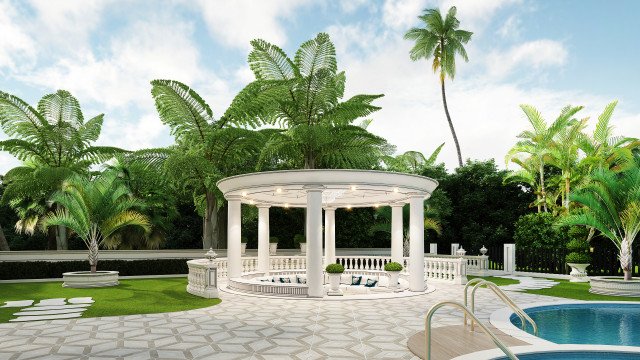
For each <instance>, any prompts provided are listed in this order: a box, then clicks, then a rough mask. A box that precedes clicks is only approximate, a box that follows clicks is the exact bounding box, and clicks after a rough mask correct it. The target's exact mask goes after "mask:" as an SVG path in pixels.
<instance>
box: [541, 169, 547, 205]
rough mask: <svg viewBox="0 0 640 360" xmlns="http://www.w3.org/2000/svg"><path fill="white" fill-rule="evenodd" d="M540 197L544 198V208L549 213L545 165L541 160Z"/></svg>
mask: <svg viewBox="0 0 640 360" xmlns="http://www.w3.org/2000/svg"><path fill="white" fill-rule="evenodd" d="M540 189H541V190H540V195H541V196H542V208H543V209H544V212H547V192H546V191H545V189H544V163H543V162H542V159H540Z"/></svg>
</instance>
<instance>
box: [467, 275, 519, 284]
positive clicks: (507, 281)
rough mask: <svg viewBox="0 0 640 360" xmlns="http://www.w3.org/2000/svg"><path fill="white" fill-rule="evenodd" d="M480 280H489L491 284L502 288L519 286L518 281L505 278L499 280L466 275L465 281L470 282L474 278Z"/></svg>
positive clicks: (493, 277)
mask: <svg viewBox="0 0 640 360" xmlns="http://www.w3.org/2000/svg"><path fill="white" fill-rule="evenodd" d="M478 277H479V278H482V279H485V280H489V281H491V282H492V283H495V284H496V285H498V286H503V285H513V284H520V281H518V280H513V279H506V278H501V277H495V276H484V277H483V276H471V275H467V279H468V280H471V279H474V278H478Z"/></svg>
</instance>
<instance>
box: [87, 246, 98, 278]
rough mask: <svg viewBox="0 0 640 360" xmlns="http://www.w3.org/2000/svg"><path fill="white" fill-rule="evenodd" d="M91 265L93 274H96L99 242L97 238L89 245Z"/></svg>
mask: <svg viewBox="0 0 640 360" xmlns="http://www.w3.org/2000/svg"><path fill="white" fill-rule="evenodd" d="M89 265H90V266H91V272H92V273H94V272H96V269H97V268H98V241H97V240H96V239H95V238H92V239H91V241H90V243H89Z"/></svg>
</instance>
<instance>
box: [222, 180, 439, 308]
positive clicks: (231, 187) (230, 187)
mask: <svg viewBox="0 0 640 360" xmlns="http://www.w3.org/2000/svg"><path fill="white" fill-rule="evenodd" d="M437 186H438V182H437V181H436V180H433V179H431V178H427V177H424V176H418V175H410V174H402V173H394V172H387V171H372V170H321V169H314V170H286V171H267V172H260V173H251V174H244V175H238V176H232V177H228V178H225V179H222V180H220V181H219V182H218V188H219V189H220V190H221V191H222V193H223V194H224V196H225V198H226V199H227V201H228V202H229V207H228V224H227V225H228V231H227V261H228V274H229V278H230V279H231V278H239V277H240V276H241V275H242V265H241V221H240V217H241V210H240V209H241V204H242V203H244V204H249V205H254V206H256V207H258V209H259V210H258V214H259V215H258V269H259V270H260V271H264V272H268V271H269V208H270V207H272V206H279V207H285V208H287V207H302V208H307V215H306V234H307V254H306V256H307V259H306V260H307V269H306V271H307V285H308V295H309V297H322V296H323V295H324V287H323V261H322V257H323V256H322V239H323V232H322V222H323V221H322V211H323V209H324V210H325V213H324V217H325V221H324V222H325V233H324V241H325V264H328V263H332V262H335V210H336V209H337V208H355V207H380V206H391V207H392V224H391V258H392V260H393V261H398V262H402V240H403V230H402V228H403V225H402V206H404V205H405V204H407V203H408V204H409V205H410V213H411V215H410V224H409V227H410V231H409V237H410V246H409V260H410V262H409V269H408V270H409V289H410V290H411V291H424V289H425V286H424V261H423V259H424V205H423V202H424V200H425V199H427V198H429V197H430V196H431V194H432V193H433V190H435V188H436V187H437Z"/></svg>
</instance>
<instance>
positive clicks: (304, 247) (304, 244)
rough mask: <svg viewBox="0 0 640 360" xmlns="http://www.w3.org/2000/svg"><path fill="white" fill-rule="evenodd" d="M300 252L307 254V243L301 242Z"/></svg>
mask: <svg viewBox="0 0 640 360" xmlns="http://www.w3.org/2000/svg"><path fill="white" fill-rule="evenodd" d="M300 252H301V253H302V254H306V253H307V243H306V242H301V243H300Z"/></svg>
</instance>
